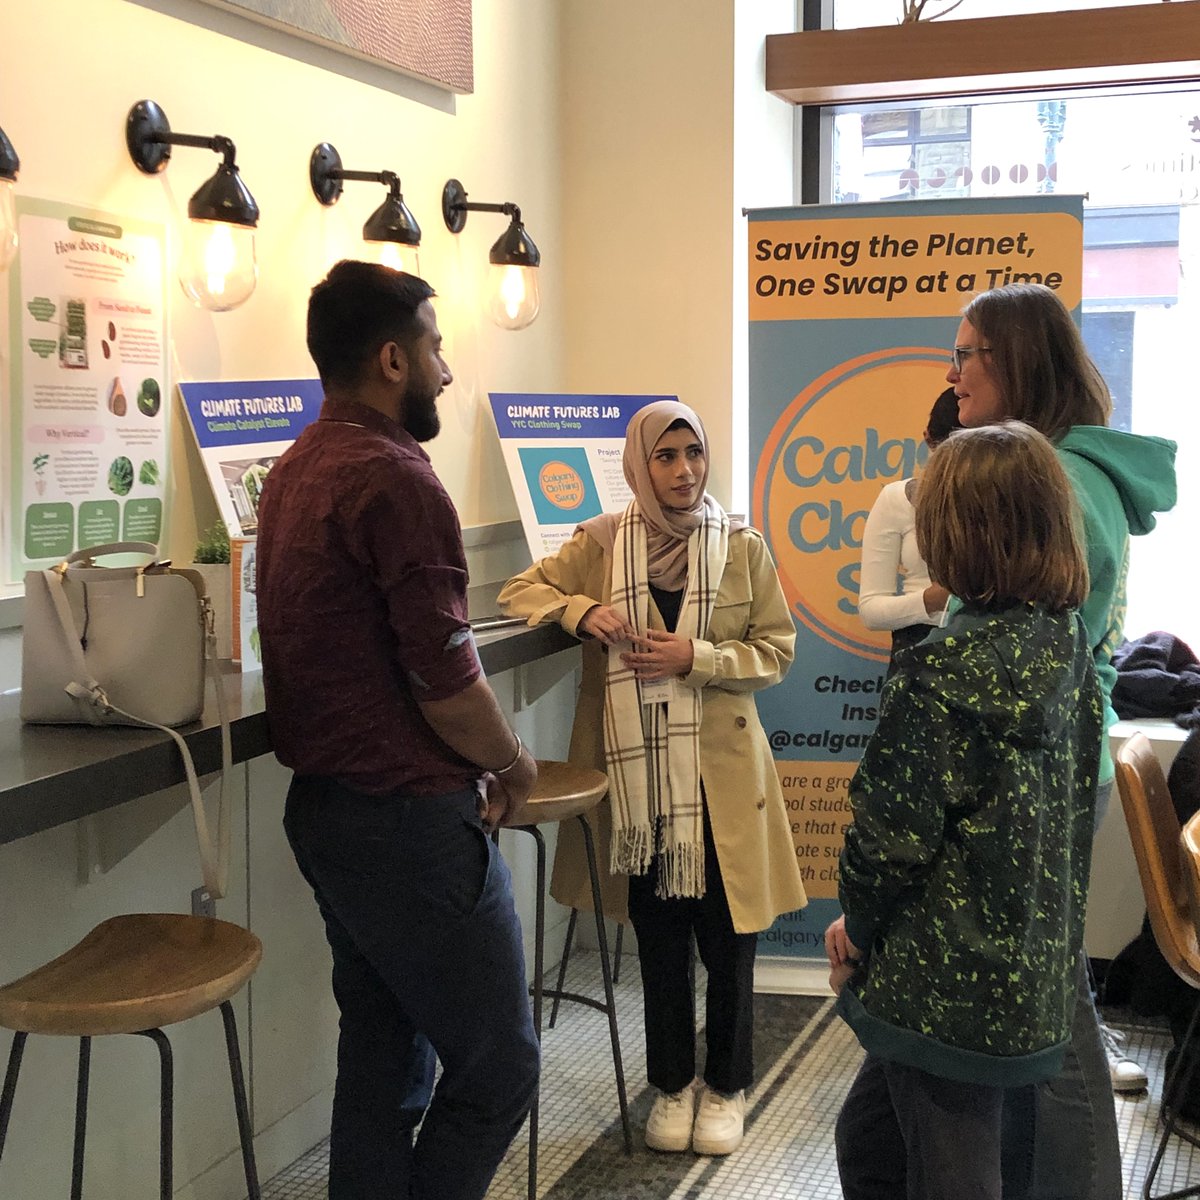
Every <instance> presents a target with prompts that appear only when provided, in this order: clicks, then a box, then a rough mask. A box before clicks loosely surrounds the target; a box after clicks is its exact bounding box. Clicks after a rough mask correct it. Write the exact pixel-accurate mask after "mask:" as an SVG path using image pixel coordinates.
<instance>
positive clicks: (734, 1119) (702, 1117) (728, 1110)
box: [692, 1087, 746, 1154]
mask: <svg viewBox="0 0 1200 1200" xmlns="http://www.w3.org/2000/svg"><path fill="white" fill-rule="evenodd" d="M745 1119H746V1093H745V1092H734V1093H733V1095H731V1096H727V1095H725V1093H724V1092H717V1091H714V1090H713V1089H712V1088H710V1087H705V1089H704V1090H703V1091H702V1092H701V1093H700V1106H699V1107H698V1108H697V1110H696V1123H695V1125H693V1127H692V1149H693V1150H694V1151H695V1152H696V1153H697V1154H732V1153H733V1152H734V1151H735V1150H736V1149H737V1148H738V1147H739V1146H740V1145H741V1144H742V1128H743V1125H744V1123H745Z"/></svg>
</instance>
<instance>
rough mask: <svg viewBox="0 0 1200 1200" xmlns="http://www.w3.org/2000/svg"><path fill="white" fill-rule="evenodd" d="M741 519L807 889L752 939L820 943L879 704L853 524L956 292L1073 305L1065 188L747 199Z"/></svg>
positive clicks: (1074, 277) (923, 410)
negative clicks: (778, 677)
mask: <svg viewBox="0 0 1200 1200" xmlns="http://www.w3.org/2000/svg"><path fill="white" fill-rule="evenodd" d="M748 216H749V224H748V230H747V232H748V237H749V256H748V264H749V276H748V279H747V287H748V293H749V319H750V453H751V477H752V479H753V495H752V512H753V516H752V523H753V524H754V525H755V526H756V527H757V528H759V529H761V530H762V532H763V534H764V536H765V537H766V540H767V543H768V545H769V546H770V548H771V552H772V554H773V556H774V558H775V561H776V563H777V565H778V568H779V577H780V580H781V582H782V584H783V589H784V593H785V595H786V597H787V601H788V605H789V607H790V609H791V612H792V616H793V618H794V620H795V622H796V631H797V642H796V661H795V664H794V665H793V667H792V670H791V672H790V673H789V675H788V676H787V678H786V679H785V681H784V682H783V683H782V684H781V685H780V686H778V687H775V688H771V689H769V690H768V691H766V692H763V693H761V694H760V696H759V698H758V704H759V712H760V714H761V716H762V720H763V725H764V727H765V728H766V730H767V736H768V739H769V740H770V742H771V746H772V749H773V751H774V753H775V759H776V767H777V769H778V771H779V776H780V780H781V783H782V786H783V792H784V797H785V800H786V802H787V806H788V810H789V813H790V816H791V820H792V835H793V841H794V845H795V850H796V856H797V860H798V861H799V863H800V867H801V871H802V873H803V875H804V880H805V887H806V889H807V891H808V895H809V900H810V903H809V906H808V908H806V909H804V910H803V911H802V912H799V913H793V914H789V915H787V916H784V917H782V918H780V920H779V921H777V922H776V924H775V925H774V926H773V927H772V928H771V929H769V930H767V931H766V932H764V933H763V934H761V935H760V949H761V951H762V952H763V953H764V954H771V955H780V956H790V957H800V958H812V959H820V960H823V959H824V950H823V937H824V931H825V927H826V926H827V925H828V924H829V922H830V921H831V920H833V919H834V917H836V916H837V914H838V912H839V908H838V905H837V865H838V855H839V853H840V851H841V846H842V840H843V834H844V831H845V827H846V825H847V824H848V823H849V821H850V819H851V812H850V802H849V798H848V785H849V783H850V780H851V778H852V776H853V775H854V771H855V768H856V766H857V762H858V759H859V757H860V756H861V752H862V749H863V747H864V746H865V745H866V742H867V739H868V738H869V737H870V735H871V731H872V729H873V728H874V724H875V720H876V717H877V713H878V706H879V699H880V693H881V692H882V690H883V684H884V676H885V672H886V669H887V662H888V649H889V646H890V635H889V634H886V633H873V632H871V631H869V630H868V629H866V627H865V626H864V625H863V624H862V622H861V621H860V619H859V617H858V606H857V601H858V572H859V568H860V566H861V547H862V532H863V526H864V524H865V522H866V519H867V514H868V512H869V511H870V509H871V505H872V504H873V503H874V501H875V498H876V497H877V496H878V494H879V491H880V489H881V488H882V487H883V486H884V485H885V484H887V483H889V482H891V481H893V480H897V479H904V478H907V477H909V476H911V475H913V474H914V473H917V472H918V471H919V470H920V467H921V465H922V464H923V463H924V461H925V459H926V457H927V456H928V450H927V448H926V447H925V446H924V443H923V442H922V440H921V433H922V430H923V429H924V427H925V422H926V418H927V417H928V414H929V409H930V407H931V406H932V404H933V401H934V400H935V399H936V397H937V396H938V394H939V393H940V392H941V391H942V390H943V389H944V388H945V387H946V385H947V381H946V371H947V368H948V366H949V354H950V350H951V348H952V347H953V344H954V335H955V331H956V329H957V327H958V323H959V321H960V319H961V313H962V309H963V307H964V306H965V305H966V304H967V303H968V302H969V301H970V300H971V298H972V297H973V296H974V295H976V294H977V293H978V292H981V291H985V290H987V289H989V288H991V287H996V286H999V285H1001V284H1005V283H1009V282H1040V283H1045V284H1046V285H1047V286H1050V287H1053V288H1055V289H1056V290H1057V291H1058V294H1059V295H1060V296H1061V297H1062V299H1063V301H1064V303H1065V304H1066V306H1067V307H1068V308H1069V309H1071V310H1073V311H1074V312H1075V313H1076V317H1077V319H1078V315H1079V309H1080V305H1081V300H1082V272H1083V268H1082V263H1083V201H1082V198H1081V197H1078V196H1053V195H1048V196H1030V197H1020V198H1014V199H999V200H944V201H908V202H905V203H904V204H861V205H834V206H813V207H807V206H806V207H802V208H780V209H763V210H757V211H754V212H751V213H749V214H748Z"/></svg>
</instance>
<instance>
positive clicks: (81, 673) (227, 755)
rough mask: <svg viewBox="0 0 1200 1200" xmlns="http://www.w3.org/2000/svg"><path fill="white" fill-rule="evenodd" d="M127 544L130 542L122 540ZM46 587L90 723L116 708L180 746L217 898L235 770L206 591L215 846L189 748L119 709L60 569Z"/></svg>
mask: <svg viewBox="0 0 1200 1200" xmlns="http://www.w3.org/2000/svg"><path fill="white" fill-rule="evenodd" d="M126 544H129V543H126ZM42 576H43V578H44V579H45V580H46V586H47V587H48V588H49V589H50V597H51V599H52V600H53V602H54V611H55V613H56V614H57V616H58V621H59V624H60V625H61V626H62V631H63V637H64V640H65V641H66V643H67V650H68V651H69V653H70V655H71V659H72V664H73V666H74V668H75V675H76V678H75V679H74V680H72V681H71V682H70V683H68V684H67V685H66V689H65V690H66V692H67V694H68V695H70V696H72V697H74V698H75V699H76V700H78V701H80V702H81V703H80V708H81V709H82V711H83V714H84V715H85V716H86V717H87V719H88V720H89V722H91V724H93V725H103V724H104V721H103V719H102V718H103V716H105V715H106V714H108V713H116V714H117V715H118V716H121V717H124V718H125V719H126V720H128V721H132V722H133V723H134V724H135V725H141V726H144V727H145V728H147V729H158V730H160V731H161V732H162V733H165V734H166V735H167V736H168V737H169V738H171V740H172V741H173V742H174V743H175V745H176V746H178V747H179V753H180V756H181V757H182V758H183V770H184V774H185V775H186V776H187V786H188V794H189V796H190V797H191V802H192V820H193V822H194V824H195V826H196V845H197V848H198V850H199V853H200V872H201V875H202V876H203V879H204V886H205V888H206V889H207V890H208V893H209V895H210V896H211V897H212V898H213V899H214V900H220V899H221V898H222V897H223V896H224V895H225V891H226V888H227V886H228V882H229V855H230V849H231V834H230V826H229V803H228V797H227V796H226V793H225V781H226V776H227V774H228V773H229V772H230V771H232V769H233V741H232V738H231V736H230V731H229V715H228V712H227V710H226V707H225V694H224V692H223V691H222V689H221V678H220V675H219V673H218V671H217V635H216V629H215V626H214V622H213V610H212V602H211V601H210V600H209V598H208V597H207V596H205V597H203V598H202V600H201V608H202V611H203V614H204V666H205V673H206V674H207V676H208V678H209V680H210V681H211V682H212V685H213V690H214V692H215V693H216V697H217V719H218V720H219V722H220V725H221V770H220V780H219V788H218V794H217V842H216V845H215V846H214V844H213V839H212V835H211V833H210V832H209V826H208V814H207V813H206V812H205V808H204V798H203V796H202V795H201V792H200V780H199V777H198V776H197V775H196V764H195V762H194V761H193V760H192V752H191V751H190V750H189V749H188V746H187V743H186V742H185V741H184V740H183V738H182V737H181V736H180V735H179V734H178V733H177V732H176V731H175V730H174V729H171V728H170V727H169V726H166V725H159V724H158V723H157V722H155V721H147V720H145V719H144V718H143V717H139V716H137V715H136V714H135V713H130V712H126V711H125V710H124V709H123V708H117V706H116V705H115V704H113V703H112V702H111V701H110V700H109V698H108V696H107V695H106V694H105V691H104V688H103V687H102V686H101V684H100V683H99V682H98V681H97V680H96V679H95V677H94V676H93V675H92V673H91V672H90V671H89V670H88V668H87V662H86V660H85V659H84V657H83V648H82V646H81V645H80V642H79V631H78V630H77V629H76V628H75V619H74V617H73V616H72V615H71V606H70V604H68V602H67V597H66V593H65V592H64V590H63V581H62V575H61V574H59V572H58V571H54V570H50V571H43V572H42Z"/></svg>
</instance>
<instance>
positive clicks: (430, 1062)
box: [284, 776, 539, 1200]
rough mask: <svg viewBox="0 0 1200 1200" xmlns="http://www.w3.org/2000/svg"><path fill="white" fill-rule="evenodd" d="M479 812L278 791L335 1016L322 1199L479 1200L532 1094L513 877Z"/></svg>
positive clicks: (533, 1061) (464, 800)
mask: <svg viewBox="0 0 1200 1200" xmlns="http://www.w3.org/2000/svg"><path fill="white" fill-rule="evenodd" d="M476 806H477V797H476V793H475V792H474V791H463V792H455V793H452V794H450V795H442V796H420V797H405V796H394V795H393V796H366V795H362V794H361V793H358V792H354V791H351V790H350V789H349V788H345V787H343V786H341V785H340V784H338V783H337V782H336V781H335V780H332V779H327V778H323V777H317V776H297V777H296V778H295V779H294V780H293V781H292V786H291V788H290V790H289V791H288V798H287V812H286V815H285V817H284V828H285V830H286V832H287V836H288V841H289V842H290V843H291V846H292V850H293V852H294V853H295V855H296V862H297V864H298V865H299V867H300V870H301V871H302V872H303V874H304V877H305V878H306V879H307V880H308V882H309V884H310V885H311V886H312V889H313V892H314V893H315V895H316V899H317V906H318V908H319V909H320V912H321V916H322V917H323V918H324V921H325V931H326V936H327V937H328V939H329V945H330V948H331V950H332V951H333V992H334V997H335V998H336V1000H337V1003H338V1008H339V1009H340V1011H341V1023H340V1037H339V1040H338V1072H337V1086H336V1088H335V1091H334V1100H333V1125H332V1131H331V1136H330V1151H329V1197H330V1200H381V1198H382V1197H396V1198H403V1200H482V1197H483V1196H484V1194H485V1193H486V1191H487V1189H488V1185H489V1183H490V1182H491V1179H492V1176H493V1175H494V1174H495V1171H496V1168H497V1166H498V1165H499V1163H500V1160H501V1158H503V1156H504V1152H505V1150H507V1149H508V1146H509V1144H510V1143H511V1141H512V1139H513V1138H514V1137H515V1136H516V1133H517V1131H518V1130H519V1129H520V1127H521V1123H522V1122H523V1121H524V1119H525V1115H526V1113H527V1112H528V1111H529V1106H530V1105H531V1104H532V1102H533V1098H534V1095H535V1094H536V1091H537V1081H538V1066H539V1051H538V1042H537V1037H536V1035H535V1034H534V1030H533V1022H532V1019H531V1015H530V1010H529V997H528V992H527V988H526V981H525V965H524V954H523V950H522V941H521V928H520V923H519V921H518V919H517V915H516V910H515V908H514V906H513V897H512V881H511V878H510V876H509V873H508V867H507V866H506V864H505V862H504V860H503V859H502V858H501V857H500V854H499V852H498V851H497V849H496V847H495V845H494V844H493V843H492V841H491V839H490V838H489V837H488V836H487V834H486V832H485V831H484V829H483V827H482V825H481V824H480V820H479V816H478V811H477V807H476ZM435 1055H436V1058H437V1059H438V1060H440V1062H441V1064H442V1075H441V1078H440V1080H439V1081H438V1084H437V1088H436V1089H435V1088H434V1086H433V1081H434V1065H435ZM422 1120H423V1124H421V1130H420V1134H419V1136H417V1137H415V1138H414V1136H413V1130H414V1129H415V1128H416V1126H417V1125H418V1124H419V1123H421V1122H422Z"/></svg>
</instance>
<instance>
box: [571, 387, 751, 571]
mask: <svg viewBox="0 0 1200 1200" xmlns="http://www.w3.org/2000/svg"><path fill="white" fill-rule="evenodd" d="M680 420H682V421H686V422H687V424H688V426H689V427H690V428H691V430H692V432H693V433H695V435H696V436H697V437H698V438H699V439H700V445H701V446H703V447H704V475H703V477H702V478H701V480H700V488H699V491H698V492H697V494H696V502H695V503H694V504H693V505H692V507H691V508H688V509H678V508H663V506H662V505H661V504H659V502H658V497H657V496H656V495H655V494H654V484H653V483H652V482H651V480H650V456H651V454H653V453H654V447H655V446H656V445H658V439H659V438H660V437H662V435H663V434H664V433H666V431H667V430H668V428H670V426H671V425H673V424H674V423H675V422H676V421H680ZM622 465H623V466H624V468H625V481H626V482H627V483H628V484H629V487H630V489H631V490H632V491H633V495H634V498H635V499H636V500H637V502H638V506H639V507H640V508H641V510H642V516H643V517H644V519H645V521H646V525H647V531H646V560H647V570H648V573H649V580H650V582H651V583H652V584H654V586H655V587H659V588H662V589H663V590H664V591H667V592H677V591H680V590H681V589H682V588H683V586H684V584H685V583H686V582H687V562H688V538H689V537H691V535H692V533H693V531H694V530H696V529H697V528H699V526H700V524H701V522H702V521H703V520H704V514H705V511H706V506H707V508H708V509H709V510H711V509H713V508H716V509H718V510H719V509H720V506H719V505H718V504H717V502H716V501H715V500H714V499H713V498H712V497H711V496H709V495H708V493H707V491H706V488H707V485H708V471H709V453H708V434H707V433H706V432H705V431H704V424H703V422H702V421H701V420H700V418H699V417H698V416H697V415H696V413H695V412H694V411H693V410H692V409H690V408H689V407H688V406H687V405H686V404H680V403H679V401H678V400H656V401H654V403H652V404H647V405H646V407H645V408H640V409H638V411H637V412H636V413H634V414H633V417H632V418H631V419H630V422H629V426H628V428H627V429H626V430H625V452H624V455H623V458H622ZM620 520H621V514H620V513H602V514H601V515H600V516H598V517H592V519H591V520H590V521H584V522H583V524H582V525H581V526H580V528H581V529H583V530H585V531H586V532H587V533H588V534H589V535H590V536H591V537H592V538H593V539H594V540H595V541H597V542H599V543H600V545H601V546H602V547H603V548H604V551H605V553H607V554H609V555H610V556H611V554H612V551H613V543H614V542H615V541H616V534H617V525H618V524H619V523H620ZM729 528H730V530H731V531H733V530H737V529H741V528H743V525H742V523H741V522H739V521H731V522H730V523H729Z"/></svg>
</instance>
